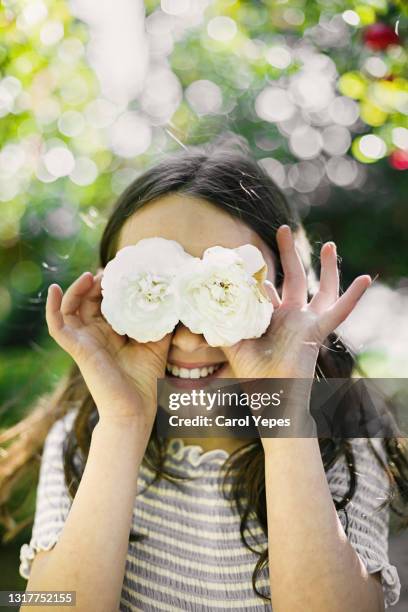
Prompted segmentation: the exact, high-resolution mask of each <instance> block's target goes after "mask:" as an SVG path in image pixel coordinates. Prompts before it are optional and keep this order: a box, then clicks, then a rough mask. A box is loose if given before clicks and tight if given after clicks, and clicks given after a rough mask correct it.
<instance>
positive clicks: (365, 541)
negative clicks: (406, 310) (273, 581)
mask: <svg viewBox="0 0 408 612" xmlns="http://www.w3.org/2000/svg"><path fill="white" fill-rule="evenodd" d="M74 416H75V410H71V411H70V412H68V413H67V414H66V415H65V416H64V417H63V418H61V419H59V420H58V421H57V422H56V423H54V425H53V426H52V428H51V430H50V431H49V433H48V435H47V438H46V441H45V446H44V450H43V456H42V461H41V468H40V479H39V484H38V490H37V503H36V512H35V518H34V525H33V530H32V535H31V540H30V542H29V543H27V544H23V546H22V547H21V550H20V561H21V564H20V574H21V576H23V577H24V578H26V579H28V577H29V573H30V568H31V563H32V560H33V559H34V557H35V554H36V552H37V551H39V550H50V549H51V548H52V547H53V546H54V544H55V543H56V542H57V540H58V537H59V535H60V533H61V531H62V529H63V527H64V522H65V520H66V517H67V515H68V512H69V508H70V499H69V496H68V493H67V491H66V488H65V481H64V471H63V463H62V442H63V439H64V436H65V435H66V433H67V431H68V430H69V428H70V426H71V424H72V421H73V418H74ZM373 442H374V444H376V446H377V447H378V448H381V444H380V442H381V441H380V440H373ZM353 444H354V450H355V455H356V470H357V473H358V486H357V492H356V494H355V496H354V497H353V499H352V501H351V503H349V505H348V507H347V515H348V530H347V535H348V538H349V540H350V543H351V544H352V546H353V547H354V549H355V550H356V552H357V553H358V555H359V556H360V558H361V559H362V560H363V562H364V564H365V565H366V567H367V569H368V572H369V573H373V572H377V571H381V577H382V584H383V590H384V595H385V602H386V606H390V605H393V604H395V603H396V602H397V601H398V599H399V593H400V581H399V578H398V573H397V570H396V568H395V567H394V566H393V565H390V563H389V560H388V554H387V543H388V519H389V510H388V509H387V508H386V509H383V510H377V508H378V506H379V504H380V503H381V501H382V500H383V499H384V497H385V496H386V494H387V491H388V487H389V484H388V479H387V477H386V475H385V474H384V473H383V471H382V470H381V469H380V468H379V466H378V463H377V461H376V459H375V458H374V456H373V454H372V452H371V451H370V449H369V448H368V446H367V441H366V440H364V439H354V440H353ZM227 456H228V454H227V453H226V451H224V450H221V449H217V450H213V451H207V452H203V450H202V449H201V447H199V446H186V445H184V443H183V442H182V441H181V440H172V442H171V444H170V446H169V451H168V454H167V456H166V465H167V466H168V467H169V468H170V469H171V471H172V472H176V473H179V474H183V475H187V476H190V477H191V478H189V479H188V480H184V481H182V482H180V481H178V482H169V481H167V480H165V479H160V480H159V481H157V482H155V483H154V484H152V485H151V486H148V487H146V485H147V484H148V483H150V482H151V480H152V476H153V472H152V471H151V470H150V469H149V468H148V467H146V466H144V465H143V466H142V467H141V469H140V475H139V490H138V494H137V495H136V498H135V505H134V512H133V530H134V531H135V532H137V533H138V534H141V535H142V536H144V537H142V538H141V539H140V540H139V541H136V542H129V549H128V554H127V560H126V571H125V575H124V581H123V588H122V593H121V601H120V607H119V609H120V610H121V611H135V610H146V611H148V612H153V611H157V610H169V611H174V610H194V611H196V612H207V611H216V610H219V611H225V610H247V611H253V612H255V611H256V612H260V611H261V610H268V611H271V610H272V608H271V604H270V603H268V602H265V601H264V600H262V599H261V598H260V597H258V596H257V595H256V594H255V593H254V591H253V589H252V584H251V578H252V572H253V569H254V566H255V563H256V561H257V559H258V556H257V555H256V554H255V553H254V552H251V551H250V550H248V549H247V548H246V547H245V546H244V545H243V543H242V541H241V538H240V532H239V515H238V514H237V511H236V510H235V508H234V506H233V505H232V503H231V502H230V501H228V500H227V499H226V498H225V497H224V495H223V494H222V492H221V490H220V483H221V482H222V479H223V477H224V475H223V472H222V470H221V468H222V465H223V463H224V462H225V459H226V458H227ZM327 478H328V482H329V486H330V490H331V492H332V495H333V497H334V498H336V499H340V498H341V497H342V495H343V493H344V492H345V491H346V487H347V482H348V471H347V468H346V465H345V462H344V460H339V461H338V462H337V463H336V465H335V466H333V467H332V468H331V469H330V470H329V471H328V472H327ZM339 516H340V518H341V520H342V522H343V524H345V523H344V517H345V515H344V512H341V511H340V512H339ZM251 532H252V536H251V537H248V539H249V541H250V542H251V544H252V545H253V546H254V547H255V549H256V550H262V549H263V548H265V547H266V545H267V542H266V538H265V536H264V535H263V533H262V531H261V529H260V527H259V526H257V525H256V524H255V523H253V524H252V529H251ZM270 554H273V550H272V551H270ZM257 584H258V588H260V590H261V591H262V592H264V593H267V594H270V591H269V582H268V570H267V569H265V570H264V571H263V573H261V579H260V580H258V583H257Z"/></svg>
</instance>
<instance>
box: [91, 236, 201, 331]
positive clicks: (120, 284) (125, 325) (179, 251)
mask: <svg viewBox="0 0 408 612" xmlns="http://www.w3.org/2000/svg"><path fill="white" fill-rule="evenodd" d="M194 259H195V258H194V257H192V256H191V255H189V254H188V253H186V252H185V251H184V249H183V247H182V246H181V245H180V244H179V243H178V242H176V241H174V240H166V239H165V238H145V239H143V240H140V241H139V242H138V243H137V244H135V245H132V246H127V247H124V248H123V249H120V250H119V251H118V252H117V254H116V256H115V257H114V259H112V260H111V261H110V262H109V263H108V264H107V265H106V267H105V269H104V272H103V276H102V281H101V288H102V302H101V312H102V314H103V315H104V317H105V318H106V320H107V321H108V323H109V324H110V325H111V327H112V328H113V329H114V330H115V331H116V332H117V333H118V334H120V335H124V334H127V335H128V336H129V337H130V338H133V339H134V340H137V341H138V342H157V341H158V340H161V339H162V338H164V336H165V335H166V334H168V333H170V332H172V331H173V329H174V328H175V326H176V325H177V323H178V322H179V318H180V296H179V293H178V291H177V288H176V285H175V279H176V277H177V275H178V273H179V272H180V270H181V269H182V268H183V267H184V265H186V264H187V263H189V262H190V261H194Z"/></svg>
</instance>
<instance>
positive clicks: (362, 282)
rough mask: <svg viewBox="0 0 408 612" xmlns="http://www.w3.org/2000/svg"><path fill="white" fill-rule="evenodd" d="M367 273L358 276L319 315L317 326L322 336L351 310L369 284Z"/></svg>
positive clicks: (369, 279)
mask: <svg viewBox="0 0 408 612" xmlns="http://www.w3.org/2000/svg"><path fill="white" fill-rule="evenodd" d="M371 283H372V280H371V277H370V276H368V275H367V274H365V275H363V276H358V277H357V278H355V279H354V281H353V282H352V283H351V285H350V287H349V288H348V289H347V291H345V292H344V293H343V295H342V296H340V297H339V299H338V300H337V301H336V302H335V303H334V304H333V305H332V306H330V308H329V309H328V310H326V312H325V313H324V314H323V315H322V316H321V318H320V320H319V326H320V329H321V330H322V332H323V334H324V337H326V336H327V335H328V334H330V333H331V332H332V331H334V330H335V329H336V327H338V326H339V325H340V323H342V322H343V321H344V320H345V319H346V318H347V317H348V316H349V314H350V313H351V312H352V310H353V309H354V308H355V306H356V304H357V302H358V301H359V299H360V298H361V296H362V295H363V293H364V292H365V291H366V290H367V289H368V287H369V286H370V285H371Z"/></svg>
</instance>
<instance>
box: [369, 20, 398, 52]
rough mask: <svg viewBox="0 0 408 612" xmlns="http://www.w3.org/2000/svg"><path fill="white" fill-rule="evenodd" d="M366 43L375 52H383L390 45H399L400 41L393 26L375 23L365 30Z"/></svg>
mask: <svg viewBox="0 0 408 612" xmlns="http://www.w3.org/2000/svg"><path fill="white" fill-rule="evenodd" d="M364 43H365V44H366V46H367V47H369V48H370V49H373V51H382V50H383V49H386V48H387V47H388V46H389V45H399V44H400V39H399V38H398V35H397V34H396V33H395V31H394V30H393V29H392V27H391V26H389V25H387V24H385V23H373V25H370V26H368V28H366V29H365V32H364Z"/></svg>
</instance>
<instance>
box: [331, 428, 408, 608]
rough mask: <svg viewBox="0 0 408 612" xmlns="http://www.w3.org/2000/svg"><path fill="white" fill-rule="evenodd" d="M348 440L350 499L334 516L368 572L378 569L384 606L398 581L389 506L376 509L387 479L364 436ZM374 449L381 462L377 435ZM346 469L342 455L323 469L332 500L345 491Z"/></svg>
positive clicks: (397, 590) (387, 486)
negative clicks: (390, 550)
mask: <svg viewBox="0 0 408 612" xmlns="http://www.w3.org/2000/svg"><path fill="white" fill-rule="evenodd" d="M350 442H351V443H352V448H353V453H354V459H355V470H356V476H357V484H356V490H355V493H354V495H353V497H352V499H351V500H350V501H349V502H348V504H347V506H346V507H345V509H344V510H339V512H338V515H339V518H340V520H341V522H342V525H343V527H344V528H345V531H346V534H347V536H348V539H349V542H350V544H351V545H352V546H353V548H354V550H355V551H356V553H357V554H358V556H359V557H360V559H361V560H362V561H363V563H364V565H365V566H366V568H367V571H368V573H369V574H373V573H376V572H380V575H381V583H382V587H383V592H384V602H385V607H386V608H388V607H389V606H393V605H394V604H396V603H397V602H398V600H399V597H400V591H401V583H400V580H399V576H398V572H397V569H396V567H395V566H394V565H391V564H390V562H389V559H388V532H389V515H390V511H389V506H388V505H386V506H385V507H383V508H380V506H381V504H382V503H383V502H384V501H385V500H386V499H387V496H388V493H389V491H390V482H389V479H388V476H387V474H386V473H385V470H384V469H383V468H382V467H381V465H380V464H379V462H378V460H377V459H376V457H375V455H374V453H373V451H372V449H371V448H370V446H369V440H368V439H365V438H353V439H352V440H350ZM371 443H372V445H373V446H374V448H375V450H376V452H377V453H378V454H379V455H380V457H381V458H382V459H383V460H384V461H385V459H386V457H385V449H384V447H383V442H382V440H381V439H380V438H373V439H371ZM349 478H350V477H349V470H348V467H347V463H346V460H345V458H344V457H342V458H341V459H339V460H338V461H336V463H335V464H334V465H333V466H332V467H331V468H330V469H329V470H328V471H327V480H328V483H329V487H330V491H331V494H332V496H333V499H336V500H338V501H339V500H341V499H342V498H343V496H344V495H345V494H346V493H347V490H348V485H349Z"/></svg>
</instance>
